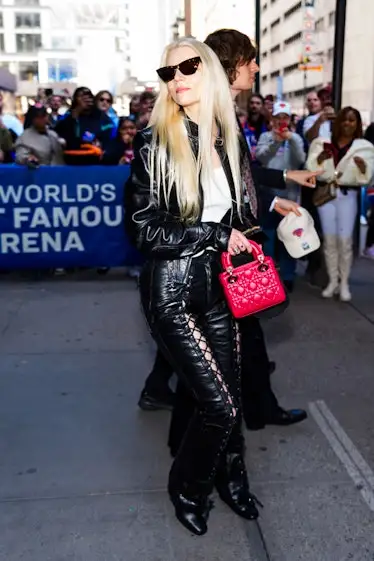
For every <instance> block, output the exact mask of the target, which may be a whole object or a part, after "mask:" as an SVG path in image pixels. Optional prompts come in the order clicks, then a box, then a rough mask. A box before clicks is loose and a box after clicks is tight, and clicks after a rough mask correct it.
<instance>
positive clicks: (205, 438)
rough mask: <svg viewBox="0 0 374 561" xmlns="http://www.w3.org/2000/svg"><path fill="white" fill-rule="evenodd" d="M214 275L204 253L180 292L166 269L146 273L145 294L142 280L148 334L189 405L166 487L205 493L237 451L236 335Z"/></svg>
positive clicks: (213, 263)
mask: <svg viewBox="0 0 374 561" xmlns="http://www.w3.org/2000/svg"><path fill="white" fill-rule="evenodd" d="M219 272H220V266H219V262H218V256H217V254H216V253H214V252H210V251H207V252H206V253H205V254H204V255H203V256H200V257H196V258H194V259H193V260H192V265H191V269H190V275H189V278H188V282H187V285H183V287H182V286H181V287H176V288H175V286H174V287H173V286H172V285H170V283H169V280H168V278H167V273H166V272H165V270H164V269H163V270H162V271H161V273H159V272H157V271H156V274H155V273H154V272H153V273H152V276H151V277H152V279H153V283H154V284H153V285H152V283H151V288H149V283H150V280H151V279H150V276H149V275H147V273H146V272H145V274H144V275H142V278H141V281H140V288H141V294H142V304H143V308H144V311H145V314H146V317H147V320H148V323H149V325H150V328H151V332H152V334H153V336H154V338H155V340H156V342H157V344H158V346H159V348H160V349H161V351H162V352H163V354H164V356H165V357H166V358H167V360H168V361H169V362H170V364H171V365H172V366H173V368H174V370H175V372H176V373H177V375H178V377H179V379H180V381H181V383H182V384H183V386H184V387H185V388H186V389H187V391H188V393H189V394H190V395H191V396H192V397H193V399H194V402H195V408H194V413H193V415H192V418H191V420H190V422H189V425H188V428H187V430H186V432H185V434H184V438H183V441H182V444H181V445H180V447H179V449H178V454H177V457H176V458H175V461H174V464H173V466H172V469H171V479H169V488H170V485H172V487H173V488H174V489H175V488H176V487H179V488H180V489H181V488H182V487H185V486H187V487H189V486H192V487H194V486H196V485H197V486H198V485H199V484H201V486H203V487H204V488H205V489H207V484H209V485H211V486H213V480H214V476H215V471H216V468H217V465H218V461H219V459H220V456H221V455H222V453H224V452H225V451H227V452H230V453H240V454H241V453H242V452H243V436H242V430H241V405H240V368H239V364H238V360H239V356H240V353H239V350H240V342H239V333H238V330H237V328H236V324H235V322H234V321H233V319H232V316H231V314H230V312H229V310H228V308H227V306H226V302H225V301H224V298H223V294H222V291H221V287H220V284H219V280H218V274H219ZM155 279H156V280H155ZM160 279H161V281H162V283H163V286H161V287H160V286H159V285H158V284H157V283H158V282H159V280H160ZM151 300H152V301H151ZM209 485H208V486H209Z"/></svg>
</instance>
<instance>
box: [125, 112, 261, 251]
mask: <svg viewBox="0 0 374 561" xmlns="http://www.w3.org/2000/svg"><path fill="white" fill-rule="evenodd" d="M186 126H187V129H188V131H189V139H190V142H191V146H192V149H193V151H194V153H195V155H197V153H198V148H199V147H198V127H197V125H196V124H195V123H193V122H191V121H188V120H186ZM151 141H152V130H151V129H150V128H147V129H145V130H143V131H141V132H140V133H138V134H137V135H136V137H135V140H134V146H133V148H134V160H133V162H132V166H131V175H130V178H129V180H128V182H127V184H126V186H125V224H126V230H127V233H128V235H129V237H130V239H131V240H132V241H133V243H134V245H136V247H137V248H138V250H139V251H141V252H142V253H143V254H144V255H146V256H148V258H151V259H165V260H174V259H183V258H186V257H188V258H191V257H192V256H193V255H194V254H196V253H198V252H199V251H201V250H204V249H206V248H207V247H209V246H211V247H214V248H215V249H217V250H218V251H225V250H227V246H228V242H229V238H230V235H231V230H232V228H234V227H235V228H237V229H240V230H242V231H244V230H246V229H248V228H250V227H252V226H253V225H255V224H257V222H256V220H255V218H254V217H253V216H252V215H250V214H249V212H248V209H245V208H244V202H243V200H241V201H240V206H241V208H242V218H240V217H239V214H238V211H237V204H236V193H235V189H234V181H233V178H232V174H231V169H230V165H229V161H228V158H227V155H226V153H225V151H224V148H223V146H222V145H221V144H220V143H218V142H217V143H216V146H215V148H216V150H217V153H218V155H219V157H220V160H221V163H222V166H223V169H224V171H225V174H226V177H227V180H228V183H229V186H230V190H231V197H232V201H233V204H232V210H231V212H228V213H227V215H226V216H225V217H224V219H223V220H222V222H221V223H215V222H204V223H202V222H201V215H202V209H203V201H204V193H203V189H202V186H201V184H200V200H201V205H200V206H201V212H200V216H199V217H198V219H197V220H196V221H195V223H193V224H186V223H184V222H183V220H182V218H181V216H180V211H179V206H178V202H177V198H176V193H175V191H174V192H173V191H172V193H171V197H170V202H169V208H168V207H167V204H166V201H165V199H164V198H163V196H162V195H161V197H162V198H161V200H160V201H159V202H158V204H156V202H155V201H154V200H152V197H151V190H150V177H149V173H148V156H149V152H150V147H151ZM240 146H241V157H242V158H244V157H247V155H246V152H245V149H244V148H243V143H242V142H240Z"/></svg>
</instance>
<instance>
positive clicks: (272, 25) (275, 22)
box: [270, 18, 281, 29]
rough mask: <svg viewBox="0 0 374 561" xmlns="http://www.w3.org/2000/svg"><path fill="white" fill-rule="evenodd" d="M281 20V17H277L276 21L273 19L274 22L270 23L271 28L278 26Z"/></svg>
mask: <svg viewBox="0 0 374 561" xmlns="http://www.w3.org/2000/svg"><path fill="white" fill-rule="evenodd" d="M280 22H281V20H280V18H278V19H276V20H275V21H273V23H272V24H271V25H270V27H271V29H274V27H276V26H277V25H279V24H280Z"/></svg>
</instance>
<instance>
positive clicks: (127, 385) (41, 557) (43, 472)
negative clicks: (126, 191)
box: [0, 261, 374, 561]
mask: <svg viewBox="0 0 374 561" xmlns="http://www.w3.org/2000/svg"><path fill="white" fill-rule="evenodd" d="M266 331H267V336H268V341H269V346H270V348H271V356H272V358H274V359H275V360H276V361H277V364H278V369H277V371H276V373H275V374H274V375H273V381H274V387H275V389H276V392H277V394H278V396H279V398H280V400H281V403H282V404H284V405H285V406H301V407H305V408H307V409H308V410H309V412H310V416H309V419H308V420H307V421H306V422H305V423H303V424H301V425H300V426H296V427H293V428H284V429H281V428H269V429H266V430H263V431H259V432H257V433H248V434H247V445H248V458H247V460H248V466H249V469H250V474H251V480H252V486H253V489H254V491H255V492H256V494H257V495H258V496H259V497H260V498H261V500H262V501H263V502H264V504H265V509H264V510H263V511H262V516H261V518H260V521H259V524H257V523H253V522H245V521H242V520H240V519H239V518H237V517H236V516H235V515H234V514H233V513H232V512H231V511H230V510H228V509H227V508H226V507H225V506H224V505H223V504H221V503H220V502H219V500H217V501H216V507H215V509H214V510H213V512H212V513H211V518H210V521H209V533H208V534H207V535H206V536H204V537H203V538H197V537H192V536H190V535H189V534H188V532H186V530H184V529H183V528H182V527H181V526H180V525H179V524H178V523H177V522H176V521H175V520H174V517H173V512H172V508H171V506H170V504H169V501H168V499H167V495H166V490H165V483H166V476H167V471H168V467H169V464H170V459H169V457H168V454H167V450H166V446H165V434H166V430H167V425H168V415H167V414H166V413H165V414H164V413H142V412H140V411H139V410H138V409H137V407H136V401H137V397H138V393H139V390H140V388H141V386H142V383H143V380H144V377H145V374H146V373H147V371H148V369H149V368H150V365H151V362H152V357H153V347H152V343H151V342H150V340H149V338H148V335H147V332H146V329H145V326H144V324H143V320H142V316H141V315H140V313H139V304H138V298H137V293H136V290H135V288H134V284H133V282H132V281H127V280H124V278H123V277H122V276H121V273H120V272H118V273H116V274H113V275H111V276H109V277H107V278H105V279H101V278H96V277H94V278H93V277H90V276H89V275H88V276H87V277H84V276H83V277H79V278H78V279H74V280H71V279H65V278H57V279H53V280H51V281H43V282H39V283H30V282H26V281H17V280H12V279H9V278H8V279H7V278H6V277H3V278H2V280H1V282H0V334H1V337H0V356H1V361H0V536H1V538H0V561H20V560H25V561H184V560H187V559H188V560H193V561H234V560H235V561H265V560H271V561H299V560H300V561H345V560H353V561H373V560H374V531H373V528H374V474H373V471H372V469H373V468H374V421H373V411H374V406H373V404H374V376H373V373H374V263H371V262H367V261H360V262H359V263H358V265H357V267H356V270H355V279H354V301H353V304H352V305H342V304H339V303H338V302H323V301H322V300H321V299H320V298H319V296H318V293H316V292H314V291H313V290H312V289H309V288H308V287H307V286H306V285H303V284H302V283H300V285H299V286H298V289H297V291H296V292H295V294H294V296H293V298H292V306H291V307H290V309H289V310H288V311H287V312H286V314H284V315H283V316H282V317H280V318H277V319H275V320H272V321H271V322H269V323H267V324H266Z"/></svg>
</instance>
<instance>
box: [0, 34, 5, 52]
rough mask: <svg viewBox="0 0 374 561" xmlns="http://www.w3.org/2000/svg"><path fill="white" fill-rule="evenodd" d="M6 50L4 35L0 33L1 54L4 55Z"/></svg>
mask: <svg viewBox="0 0 374 561" xmlns="http://www.w3.org/2000/svg"><path fill="white" fill-rule="evenodd" d="M4 50H5V45H4V33H0V53H3V52H4Z"/></svg>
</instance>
